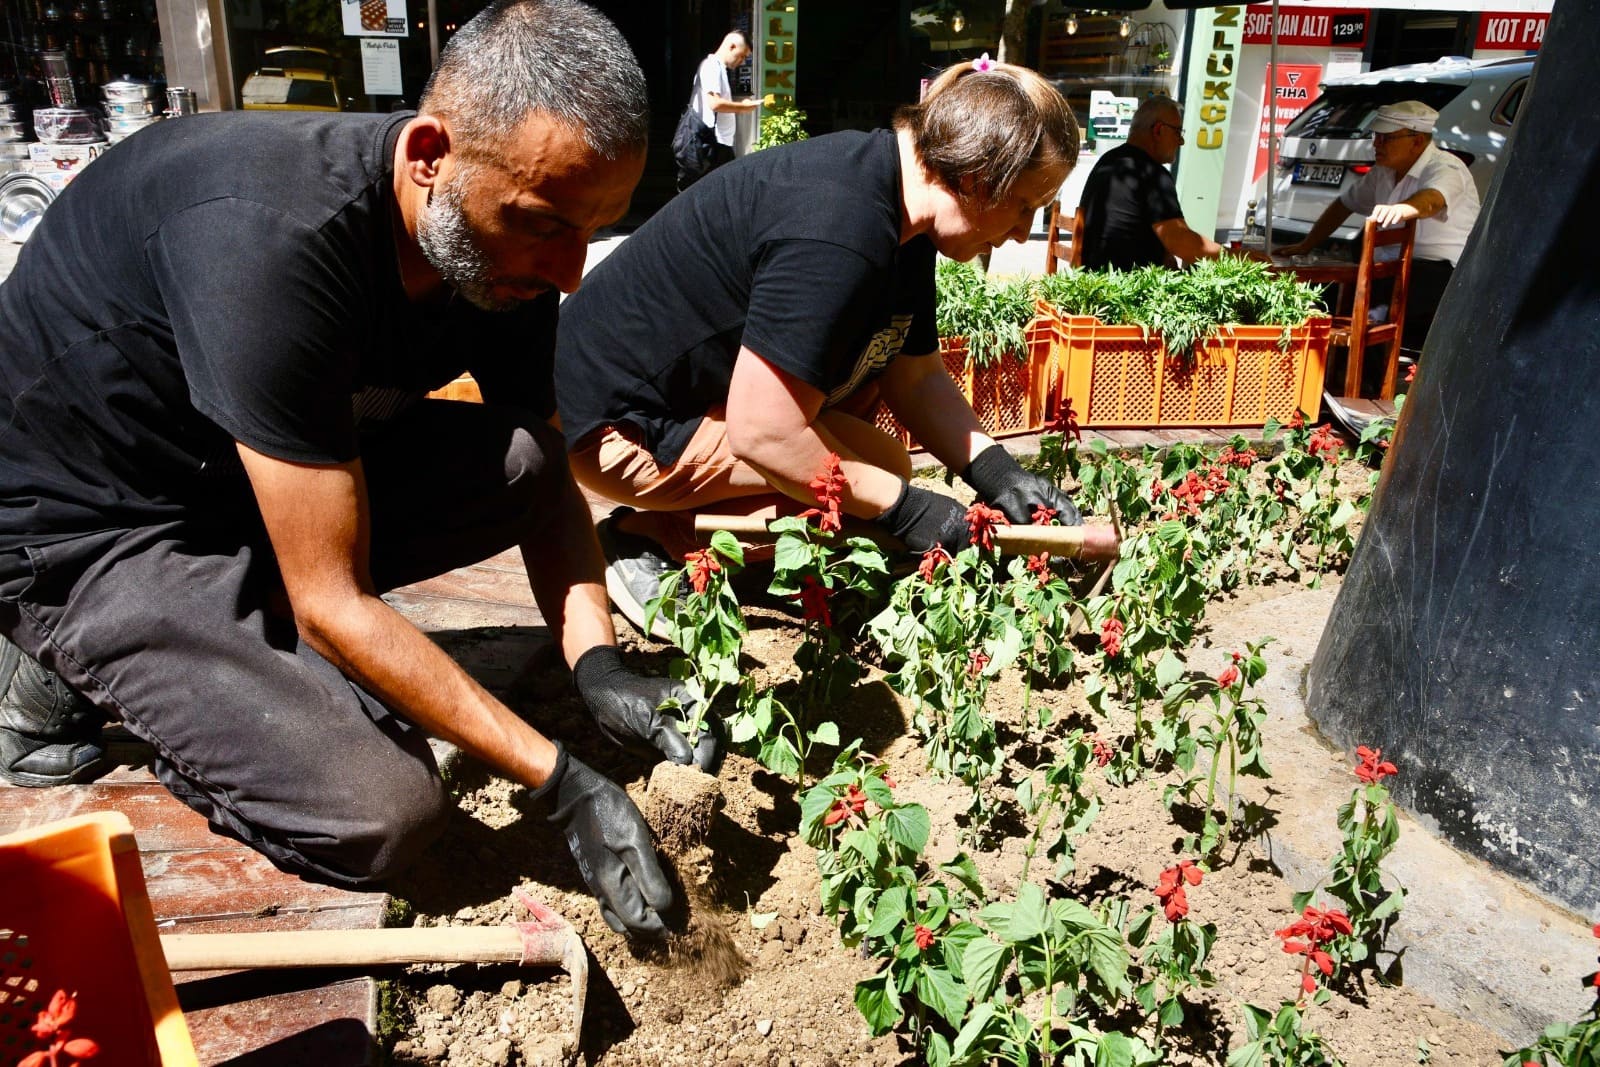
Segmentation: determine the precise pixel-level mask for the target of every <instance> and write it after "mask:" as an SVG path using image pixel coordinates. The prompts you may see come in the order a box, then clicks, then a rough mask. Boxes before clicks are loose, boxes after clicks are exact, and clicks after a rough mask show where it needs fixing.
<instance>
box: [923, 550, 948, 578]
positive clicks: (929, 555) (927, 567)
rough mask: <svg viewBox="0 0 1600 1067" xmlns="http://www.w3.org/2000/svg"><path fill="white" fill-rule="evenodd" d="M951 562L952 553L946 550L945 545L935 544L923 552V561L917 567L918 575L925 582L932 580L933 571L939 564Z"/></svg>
mask: <svg viewBox="0 0 1600 1067" xmlns="http://www.w3.org/2000/svg"><path fill="white" fill-rule="evenodd" d="M949 562H950V553H948V552H946V551H945V550H944V546H943V545H934V546H933V547H932V548H930V549H928V551H926V552H924V553H923V554H922V563H921V564H920V565H919V566H918V567H917V577H918V578H921V579H922V580H923V581H925V582H932V581H933V573H934V571H936V570H938V569H939V564H941V563H949Z"/></svg>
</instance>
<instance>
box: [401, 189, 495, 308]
mask: <svg viewBox="0 0 1600 1067" xmlns="http://www.w3.org/2000/svg"><path fill="white" fill-rule="evenodd" d="M471 175H472V170H471V169H470V168H469V167H465V166H463V167H460V168H458V169H457V170H456V172H455V173H454V174H453V175H451V176H450V180H449V181H447V182H444V183H442V184H440V185H435V186H434V187H433V188H432V189H430V190H429V193H428V200H427V203H425V204H423V205H422V211H421V213H420V214H418V216H417V244H418V245H420V246H421V247H422V254H423V256H425V257H426V258H427V260H428V262H429V263H431V264H433V269H434V270H436V271H438V272H439V274H440V275H441V276H443V278H444V280H445V281H446V282H448V283H449V284H450V285H451V286H453V287H454V288H455V290H456V292H458V293H460V294H461V296H462V299H464V300H466V301H467V302H468V303H469V304H471V305H472V306H473V307H476V308H481V309H482V310H484V311H510V310H511V309H512V308H514V307H516V306H517V305H518V304H520V303H521V301H520V300H515V299H511V300H496V299H495V298H494V296H493V295H491V292H490V289H491V287H492V285H493V277H492V272H491V267H490V263H489V257H488V256H487V255H485V254H484V251H483V247H482V246H481V245H480V244H478V238H477V235H476V234H474V233H473V232H472V227H471V226H469V225H467V219H466V216H465V215H464V214H462V210H461V202H462V200H463V198H464V195H465V192H466V187H467V180H468V178H470V177H471Z"/></svg>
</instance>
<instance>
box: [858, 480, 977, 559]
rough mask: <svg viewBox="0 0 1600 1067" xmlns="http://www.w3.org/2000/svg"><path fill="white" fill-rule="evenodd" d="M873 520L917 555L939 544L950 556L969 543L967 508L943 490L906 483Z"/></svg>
mask: <svg viewBox="0 0 1600 1067" xmlns="http://www.w3.org/2000/svg"><path fill="white" fill-rule="evenodd" d="M875 521H876V522H878V523H880V524H882V525H883V527H884V528H885V529H887V530H888V531H889V532H890V533H892V534H894V535H895V536H896V537H898V538H900V540H902V541H904V542H905V543H906V547H907V548H909V549H910V550H911V551H913V552H916V553H919V554H920V553H923V552H926V551H928V550H929V549H930V548H932V547H933V546H935V545H940V546H942V547H943V548H944V550H945V551H946V552H948V553H950V554H951V555H952V556H953V555H955V554H956V553H957V552H960V551H961V550H962V549H963V548H966V547H967V546H968V545H970V544H971V543H972V531H971V530H969V529H968V528H967V509H966V508H964V507H962V506H961V505H960V504H959V503H957V502H956V501H954V500H952V499H950V498H949V497H947V496H945V495H944V494H943V493H933V492H929V491H928V490H926V489H918V488H917V487H916V486H914V485H911V484H909V483H908V484H906V485H905V486H903V487H902V488H901V490H900V499H898V500H896V501H895V502H894V505H893V506H892V507H890V508H889V510H888V511H885V512H884V513H883V514H882V515H879V516H878V517H877V519H876V520H875Z"/></svg>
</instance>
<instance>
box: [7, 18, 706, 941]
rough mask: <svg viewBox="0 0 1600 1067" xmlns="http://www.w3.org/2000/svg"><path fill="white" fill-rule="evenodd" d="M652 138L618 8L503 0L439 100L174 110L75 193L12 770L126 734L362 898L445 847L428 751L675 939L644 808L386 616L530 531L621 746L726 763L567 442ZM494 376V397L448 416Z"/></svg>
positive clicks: (19, 418)
mask: <svg viewBox="0 0 1600 1067" xmlns="http://www.w3.org/2000/svg"><path fill="white" fill-rule="evenodd" d="M647 126H648V111H647V105H646V100H645V91H644V79H643V77H642V75H641V74H640V72H639V68H638V65H637V64H636V62H635V60H634V57H633V55H632V53H631V52H630V51H629V49H628V47H627V44H626V43H625V42H624V41H623V39H622V37H621V35H620V34H619V33H618V32H617V30H616V28H615V27H614V26H612V25H611V23H610V22H609V21H607V20H606V19H605V18H604V17H603V16H600V15H599V14H597V13H596V12H594V11H593V10H591V9H589V8H588V7H585V6H584V5H583V4H581V3H578V2H576V0H496V2H494V3H492V4H491V5H490V6H489V7H488V8H487V9H485V10H484V11H483V12H482V13H481V14H479V15H478V16H477V17H475V18H474V19H472V21H470V22H469V23H467V25H465V26H463V27H462V29H461V30H460V32H458V33H457V34H456V35H455V37H454V38H453V39H452V41H451V42H450V45H449V47H448V48H447V49H446V50H445V52H444V55H443V56H442V58H441V61H440V64H439V67H438V69H437V70H436V71H435V73H434V75H433V77H432V79H431V80H430V81H429V83H428V87H427V88H426V89H425V90H424V92H423V96H422V101H421V106H420V110H419V112H418V113H417V114H414V115H413V114H410V113H405V114H399V115H328V116H310V115H261V114H248V113H234V114H220V115H200V116H195V117H190V118H182V119H177V120H174V121H170V122H163V123H160V124H157V125H156V126H154V127H152V128H150V129H148V130H144V131H141V132H140V133H139V134H138V135H137V136H135V137H132V138H129V139H128V140H127V141H126V142H124V143H122V144H119V145H118V146H117V147H116V148H114V149H112V150H111V151H110V152H108V153H107V154H106V155H105V157H104V158H103V159H100V160H98V161H97V162H96V163H95V164H94V166H92V167H90V168H88V169H87V170H86V171H85V172H84V173H83V174H82V175H81V176H79V177H78V178H77V179H76V180H75V181H74V182H73V183H72V185H71V186H69V187H68V188H67V189H66V190H65V192H64V193H63V194H62V196H61V197H60V199H58V200H57V201H56V202H55V203H54V204H53V205H52V206H51V208H50V210H49V212H48V213H47V214H46V216H45V217H44V219H43V221H42V223H41V225H40V226H39V228H38V229H37V231H35V233H34V234H33V236H32V237H31V238H30V240H29V242H28V244H27V245H26V247H25V248H24V249H23V250H22V254H21V256H20V258H19V261H18V263H17V267H16V270H15V272H14V273H13V274H12V275H11V276H10V278H9V279H8V280H7V281H6V282H5V284H4V285H3V286H0V775H3V776H4V777H5V778H7V779H8V780H10V781H12V782H13V783H16V784H21V785H32V786H41V785H50V784H55V783H58V782H68V781H83V780H86V779H88V778H90V777H93V776H94V775H95V774H97V773H99V771H100V770H101V769H102V767H103V763H104V760H103V754H102V751H101V749H100V746H99V743H98V733H99V724H100V722H101V721H103V720H104V719H106V718H111V719H115V720H118V721H120V722H122V723H124V724H125V725H126V726H127V727H128V729H130V730H131V731H132V732H133V733H135V734H137V735H138V736H139V737H140V738H142V739H144V740H145V741H147V742H149V744H150V745H151V746H153V748H154V750H155V770H156V773H157V774H158V775H159V776H160V778H161V780H162V782H163V783H164V784H165V785H167V786H168V788H170V789H171V790H172V791H173V792H174V793H175V794H176V795H177V796H179V797H180V798H181V799H182V800H183V801H184V802H185V803H187V804H189V805H190V806H191V807H193V808H194V809H195V810H197V811H199V812H201V813H203V814H204V815H206V816H207V818H208V819H209V820H210V821H211V823H212V825H213V826H214V827H215V828H216V829H218V830H219V831H222V832H224V833H227V834H230V835H233V836H236V837H238V838H240V839H242V840H244V841H246V842H247V843H249V844H250V845H252V846H253V847H255V848H257V849H259V850H260V851H262V852H263V853H265V854H266V855H268V856H269V857H271V858H272V859H273V860H274V861H275V862H277V863H278V864H280V865H282V866H285V867H287V868H290V869H294V870H298V871H301V872H304V873H306V874H309V875H313V876H316V877H320V878H324V879H327V880H331V881H334V882H339V883H344V884H363V883H367V882H371V881H373V880H376V879H381V878H383V877H385V876H387V875H388V874H390V873H391V872H393V871H395V870H396V869H397V868H399V867H400V866H402V865H403V864H405V863H406V862H408V861H409V860H411V859H413V858H415V857H416V855H417V854H418V853H419V852H420V851H421V850H422V849H423V848H424V847H425V846H426V845H427V844H428V843H429V842H430V841H431V840H433V839H434V838H435V837H436V836H437V835H438V833H439V832H440V831H441V830H442V829H443V827H444V824H445V819H446V815H447V811H448V805H449V798H448V794H447V792H446V790H445V788H444V786H443V784H442V783H441V781H440V779H439V773H438V768H437V766H436V765H435V762H434V758H433V755H432V754H431V752H430V750H429V747H428V744H427V741H426V738H425V736H424V735H426V734H431V735H433V736H436V737H441V738H444V739H446V740H448V741H450V742H453V743H454V744H456V745H457V746H459V747H460V748H461V749H462V750H463V751H465V752H468V753H470V754H472V755H474V756H476V757H478V758H479V759H481V760H483V761H484V762H485V763H486V764H488V765H489V766H490V767H492V768H493V769H494V770H495V771H497V772H498V773H500V774H502V775H504V776H506V777H507V778H510V779H513V780H515V781H517V782H520V783H521V784H523V785H525V786H527V787H528V788H529V789H531V790H532V791H533V792H534V794H535V795H536V796H547V797H548V798H549V800H550V801H551V804H552V807H553V814H552V815H551V820H552V821H553V822H555V823H556V824H557V825H558V827H559V830H560V833H561V834H562V836H563V837H564V838H565V839H566V841H567V843H568V846H569V848H570V849H571V850H572V852H573V854H574V856H575V858H576V860H577V863H578V866H579V868H580V870H581V871H582V872H583V875H584V877H585V879H586V880H587V882H588V884H589V887H590V889H591V890H592V891H593V892H594V893H595V895H596V896H597V897H598V898H599V900H600V905H601V910H602V912H603V914H604V915H605V917H606V919H607V921H608V922H609V923H610V924H611V926H612V927H613V928H614V929H616V930H619V931H620V930H624V929H626V930H629V931H635V932H658V931H660V930H661V929H662V924H661V920H660V918H659V915H658V912H659V911H660V910H661V909H663V908H665V907H666V906H667V905H669V904H670V903H671V900H672V892H671V889H670V887H669V885H668V883H667V881H666V879H665V878H664V877H663V875H662V872H661V870H660V868H659V866H658V864H657V861H656V859H655V855H654V853H653V851H652V848H651V843H650V835H649V831H648V829H647V828H646V827H645V825H644V822H643V820H642V819H641V818H640V816H639V813H638V811H637V810H636V809H635V808H634V806H633V804H632V803H631V802H630V801H629V800H628V798H627V796H626V794H624V793H623V792H622V790H621V789H619V788H618V787H617V786H616V785H614V784H613V783H612V782H610V781H608V780H607V779H605V778H604V777H602V776H601V775H599V774H597V773H595V772H594V771H593V770H591V769H589V768H588V767H587V766H585V765H584V764H583V763H581V762H580V761H579V760H578V759H576V758H575V757H572V756H569V755H567V754H566V752H565V750H564V749H563V747H562V746H561V745H560V744H559V743H558V742H552V741H551V740H550V739H548V738H546V737H544V736H543V735H542V734H540V733H539V732H538V731H537V730H535V729H533V728H532V727H531V726H530V725H528V724H527V723H526V722H524V721H523V720H522V719H521V718H519V717H518V716H517V715H516V714H514V713H513V712H512V711H511V710H510V709H509V708H507V707H506V706H505V705H503V704H502V703H501V702H500V701H498V700H496V699H495V698H494V697H493V696H492V695H491V694H490V693H489V692H488V691H487V690H485V689H484V688H483V687H482V686H481V685H479V684H478V683H477V682H476V681H474V680H473V679H472V678H471V677H469V676H468V675H467V673H466V672H465V671H463V670H462V669H461V667H460V666H458V665H457V664H456V663H455V662H454V661H453V660H451V659H450V658H449V657H448V656H447V655H446V654H445V653H444V652H443V651H441V650H440V649H439V647H438V646H437V645H435V644H433V643H432V642H430V641H429V640H428V639H427V637H425V636H424V635H423V634H422V633H421V631H419V630H418V629H417V628H416V627H415V626H413V625H412V624H411V623H410V622H408V621H407V620H406V619H405V618H404V617H402V616H401V615H400V614H399V613H398V612H396V611H395V610H394V609H393V608H392V607H390V606H389V605H388V604H387V603H385V602H384V601H383V600H382V599H380V597H379V594H380V593H381V592H382V591H384V590H386V589H390V588H393V587H395V586H397V585H402V584H405V583H408V582H413V581H417V580H420V579H422V578H425V577H428V576H430V575H434V574H439V573H441V572H444V571H447V570H450V569H452V568H454V567H458V566H463V565H466V564H468V563H471V562H474V561H477V560H480V559H484V558H486V557H488V556H490V555H493V554H495V553H497V552H500V551H503V550H505V549H507V548H509V547H511V546H513V545H515V546H519V547H520V548H521V550H522V553H523V556H524V558H525V559H526V560H527V562H528V574H529V578H530V581H531V583H532V586H533V592H534V595H535V597H536V598H537V600H538V603H539V606H540V608H541V610H542V611H543V613H544V617H545V618H546V619H547V620H548V621H549V623H550V627H551V629H552V631H553V632H554V634H555V635H556V637H557V639H558V640H559V642H560V646H561V649H562V651H563V653H564V654H565V656H566V659H567V661H568V662H569V663H571V664H572V665H573V668H574V673H575V678H576V682H577V686H578V690H579V692H580V694H581V696H582V697H583V699H584V701H585V702H586V703H587V705H588V707H589V709H590V710H591V711H592V712H593V713H594V716H595V718H596V720H597V722H598V724H599V725H600V727H601V728H602V730H604V731H605V732H606V733H607V735H608V736H611V737H613V738H614V739H615V738H621V737H630V738H635V739H638V740H642V741H644V742H648V743H651V744H654V745H656V746H657V747H658V748H660V749H661V751H662V752H663V753H664V754H666V755H667V756H668V757H669V758H672V759H674V760H676V761H677V762H680V763H688V762H690V761H691V760H693V759H696V758H697V754H696V753H695V752H694V751H692V750H691V749H690V747H689V745H688V743H687V742H686V741H685V740H684V739H683V737H682V736H681V735H680V734H679V732H678V731H677V729H676V728H675V727H674V725H673V724H672V723H671V722H669V721H667V720H666V719H665V718H664V717H663V716H662V714H661V713H659V712H658V711H657V710H656V709H657V706H658V705H659V704H660V703H661V702H662V700H663V698H664V697H665V696H667V695H668V693H669V692H670V691H671V683H667V682H664V681H661V680H656V679H645V678H640V677H637V676H635V675H633V674H631V673H629V672H628V671H626V670H624V669H623V667H622V666H621V663H620V661H619V659H618V656H617V651H616V648H615V647H614V646H615V642H616V638H615V635H614V634H613V632H612V629H611V616H610V612H609V610H608V609H607V606H606V600H605V593H604V589H603V586H602V585H601V571H602V557H601V555H600V551H599V547H598V544H597V543H596V540H595V534H594V528H593V525H592V522H591V520H590V517H589V511H588V507H587V506H586V504H585V502H584V500H583V498H582V495H581V494H580V493H579V491H578V489H577V486H576V485H575V484H574V483H573V481H572V478H571V475H570V473H569V472H568V469H567V466H566V463H565V461H564V459H563V455H562V446H561V442H560V438H559V436H557V435H556V434H555V433H554V432H553V431H551V430H550V429H549V427H548V426H547V424H546V422H545V420H546V418H547V417H548V416H549V415H550V413H551V409H552V402H551V401H552V392H553V386H552V382H551V371H550V359H551V355H552V350H553V346H554V339H555V325H556V314H557V300H558V293H557V291H558V290H560V291H567V292H570V291H571V290H573V289H575V288H576V287H577V285H578V281H579V278H580V276H581V274H582V270H583V265H584V258H585V255H586V253H587V246H588V242H589V238H590V237H591V235H592V234H593V233H594V232H595V230H596V229H598V228H599V227H601V226H605V225H608V224H610V223H613V222H615V221H616V220H617V219H619V218H620V217H621V216H622V215H623V214H624V212H625V211H626V210H627V206H628V202H629V199H630V197H631V196H632V192H633V188H634V185H635V184H636V183H637V181H638V179H639V175H640V173H641V171H642V168H643V163H644V148H645V136H646V129H647ZM463 369H470V370H471V372H472V373H473V375H474V376H475V377H476V379H477V380H478V382H479V384H480V386H481V388H482V391H483V396H484V399H485V400H486V401H487V403H485V404H483V405H471V404H462V403H455V402H450V401H440V400H424V399H422V398H423V397H424V395H425V394H426V393H427V392H428V391H429V390H431V389H434V388H436V387H438V386H440V385H441V384H443V383H445V382H447V381H449V380H451V379H452V378H454V377H456V376H457V375H458V374H459V373H460V372H461V371H462V370H463ZM680 695H681V694H680ZM715 755H716V754H715V752H714V751H711V750H710V749H709V747H708V748H707V750H705V751H702V752H701V753H699V754H698V759H699V760H700V761H701V762H702V763H710V762H714V760H715Z"/></svg>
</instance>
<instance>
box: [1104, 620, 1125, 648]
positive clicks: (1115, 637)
mask: <svg viewBox="0 0 1600 1067" xmlns="http://www.w3.org/2000/svg"><path fill="white" fill-rule="evenodd" d="M1122 633H1123V626H1122V620H1121V619H1119V618H1117V617H1116V616H1115V615H1113V616H1111V618H1109V619H1107V620H1106V621H1105V622H1103V623H1101V624H1100V647H1101V648H1103V649H1105V650H1106V655H1108V656H1115V655H1117V654H1119V653H1120V652H1121V651H1122Z"/></svg>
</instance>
